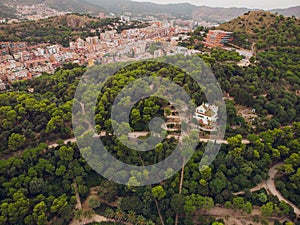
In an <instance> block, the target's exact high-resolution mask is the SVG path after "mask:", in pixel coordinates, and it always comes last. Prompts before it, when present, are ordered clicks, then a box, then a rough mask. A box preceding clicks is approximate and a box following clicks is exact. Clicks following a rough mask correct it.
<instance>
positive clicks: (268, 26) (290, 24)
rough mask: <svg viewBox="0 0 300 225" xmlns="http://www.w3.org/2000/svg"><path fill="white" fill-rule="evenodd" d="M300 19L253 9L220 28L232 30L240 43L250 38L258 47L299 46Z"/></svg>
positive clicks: (242, 43)
mask: <svg viewBox="0 0 300 225" xmlns="http://www.w3.org/2000/svg"><path fill="white" fill-rule="evenodd" d="M299 25H300V20H299V19H297V18H295V17H284V16H282V15H280V16H278V15H276V14H272V13H269V12H264V11H252V12H248V13H245V14H244V15H242V16H240V17H238V18H236V19H234V20H231V21H230V22H227V23H224V24H221V25H220V26H219V29H222V30H226V31H232V32H234V33H235V34H234V36H235V39H236V41H237V40H239V41H240V43H236V44H238V45H242V47H243V45H244V44H245V40H246V39H248V40H250V41H252V42H256V43H257V48H258V49H262V48H263V49H266V48H269V47H272V46H273V47H274V46H277V47H286V46H298V45H299V43H300V36H299V33H300V26H299Z"/></svg>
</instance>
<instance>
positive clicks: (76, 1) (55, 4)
mask: <svg viewBox="0 0 300 225" xmlns="http://www.w3.org/2000/svg"><path fill="white" fill-rule="evenodd" d="M1 1H2V0H1ZM3 2H5V3H8V4H10V5H32V4H45V5H48V6H49V7H51V8H53V9H56V10H58V11H65V12H75V13H90V14H95V13H99V12H100V11H103V8H101V7H100V6H98V5H94V4H92V3H90V2H86V1H85V0H18V1H15V0H3Z"/></svg>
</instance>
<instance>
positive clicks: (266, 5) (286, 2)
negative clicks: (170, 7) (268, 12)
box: [134, 0, 300, 9]
mask: <svg viewBox="0 0 300 225" xmlns="http://www.w3.org/2000/svg"><path fill="white" fill-rule="evenodd" d="M134 1H138V2H155V3H160V4H167V3H180V2H189V3H192V4H194V5H205V6H213V7H247V8H259V9H275V8H288V7H292V6H298V5H300V0H247V1H245V0H134Z"/></svg>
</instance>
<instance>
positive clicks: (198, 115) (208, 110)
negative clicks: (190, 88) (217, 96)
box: [193, 103, 219, 126]
mask: <svg viewBox="0 0 300 225" xmlns="http://www.w3.org/2000/svg"><path fill="white" fill-rule="evenodd" d="M218 110H219V108H218V107H217V106H215V105H210V104H209V103H202V105H201V106H199V107H197V109H196V112H195V114H194V116H193V118H195V119H196V120H197V121H198V123H199V124H203V125H208V126H213V125H214V124H215V123H216V122H217V119H218Z"/></svg>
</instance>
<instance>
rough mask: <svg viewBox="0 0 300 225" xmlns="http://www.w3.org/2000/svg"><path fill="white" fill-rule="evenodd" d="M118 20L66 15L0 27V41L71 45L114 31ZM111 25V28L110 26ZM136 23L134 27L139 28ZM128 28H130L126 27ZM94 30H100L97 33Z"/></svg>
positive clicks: (120, 24) (120, 27) (120, 25)
mask: <svg viewBox="0 0 300 225" xmlns="http://www.w3.org/2000/svg"><path fill="white" fill-rule="evenodd" d="M117 22H118V19H117V18H116V19H97V18H92V17H88V16H82V15H75V14H70V15H65V16H59V17H52V18H49V19H44V20H39V21H37V22H34V21H28V22H23V23H18V24H3V25H0V41H28V42H51V43H60V44H62V45H64V46H68V45H69V41H70V40H74V39H76V38H78V37H81V38H85V37H88V36H95V35H99V32H101V31H104V30H109V29H112V27H113V26H114V25H113V24H114V23H117ZM109 25H110V26H109ZM123 25H124V24H122V23H119V26H118V30H122V29H123V27H124V29H125V26H123ZM138 25H140V23H134V24H133V25H132V26H133V27H135V26H138ZM126 28H130V27H128V26H126ZM92 29H98V31H97V32H96V33H93V32H91V30H92Z"/></svg>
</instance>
